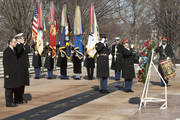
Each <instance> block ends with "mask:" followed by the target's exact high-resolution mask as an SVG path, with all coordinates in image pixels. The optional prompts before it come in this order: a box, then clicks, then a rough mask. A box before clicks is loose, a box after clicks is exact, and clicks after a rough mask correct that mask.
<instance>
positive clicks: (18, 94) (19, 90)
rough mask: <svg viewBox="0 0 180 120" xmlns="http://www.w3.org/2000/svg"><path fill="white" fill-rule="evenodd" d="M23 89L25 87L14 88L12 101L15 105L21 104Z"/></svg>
mask: <svg viewBox="0 0 180 120" xmlns="http://www.w3.org/2000/svg"><path fill="white" fill-rule="evenodd" d="M24 89H25V86H21V87H18V88H15V99H14V102H15V103H19V102H23V96H24Z"/></svg>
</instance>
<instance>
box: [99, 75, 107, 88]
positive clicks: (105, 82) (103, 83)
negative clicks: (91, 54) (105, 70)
mask: <svg viewBox="0 0 180 120" xmlns="http://www.w3.org/2000/svg"><path fill="white" fill-rule="evenodd" d="M107 79H108V78H106V77H103V78H101V79H100V85H101V90H107V87H108V85H107V84H108V82H107Z"/></svg>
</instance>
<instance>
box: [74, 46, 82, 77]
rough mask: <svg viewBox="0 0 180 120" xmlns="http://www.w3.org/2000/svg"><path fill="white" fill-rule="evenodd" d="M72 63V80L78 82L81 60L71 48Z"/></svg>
mask: <svg viewBox="0 0 180 120" xmlns="http://www.w3.org/2000/svg"><path fill="white" fill-rule="evenodd" d="M72 53H73V55H72V58H71V59H72V62H73V72H74V74H75V75H74V79H76V80H80V79H81V76H80V74H81V73H82V70H81V69H82V59H79V57H78V55H77V54H78V53H76V50H75V49H74V47H72Z"/></svg>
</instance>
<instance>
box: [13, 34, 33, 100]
mask: <svg viewBox="0 0 180 120" xmlns="http://www.w3.org/2000/svg"><path fill="white" fill-rule="evenodd" d="M15 39H16V41H17V45H16V47H15V51H16V56H17V60H18V71H19V75H18V79H19V80H20V82H21V83H22V84H23V85H22V86H21V87H20V88H18V89H16V90H17V93H18V97H19V99H18V101H15V103H16V104H23V103H27V101H26V100H24V99H23V96H24V90H25V86H26V85H27V86H29V70H28V68H29V58H28V53H29V52H30V47H28V45H27V44H26V47H25V40H24V37H23V33H19V34H17V35H16V36H15Z"/></svg>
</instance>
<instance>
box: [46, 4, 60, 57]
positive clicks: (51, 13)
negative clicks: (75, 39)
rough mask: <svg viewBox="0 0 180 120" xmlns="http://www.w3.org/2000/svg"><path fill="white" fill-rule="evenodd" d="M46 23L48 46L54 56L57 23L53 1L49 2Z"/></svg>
mask: <svg viewBox="0 0 180 120" xmlns="http://www.w3.org/2000/svg"><path fill="white" fill-rule="evenodd" d="M48 23H49V24H50V31H49V46H50V48H51V49H52V58H54V57H55V56H56V35H57V33H58V24H57V20H56V16H55V10H54V3H53V1H51V3H50V8H49V18H48Z"/></svg>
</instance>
